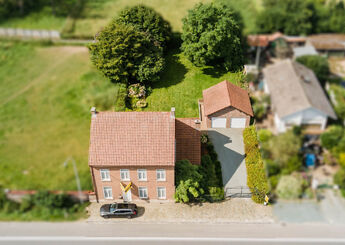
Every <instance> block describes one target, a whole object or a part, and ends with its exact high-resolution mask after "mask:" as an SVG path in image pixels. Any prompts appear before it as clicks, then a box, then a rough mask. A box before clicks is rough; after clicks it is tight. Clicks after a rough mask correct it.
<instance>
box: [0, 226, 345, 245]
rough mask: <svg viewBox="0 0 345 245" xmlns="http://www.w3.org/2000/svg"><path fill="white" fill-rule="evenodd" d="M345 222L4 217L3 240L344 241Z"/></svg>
mask: <svg viewBox="0 0 345 245" xmlns="http://www.w3.org/2000/svg"><path fill="white" fill-rule="evenodd" d="M344 231H345V226H344V225H337V226H335V225H326V224H310V225H307V224H304V225H292V224H291V225H281V224H235V223H233V224H198V223H183V224H145V223H138V224H124V223H121V222H120V221H119V223H118V224H95V223H92V224H90V223H83V222H71V223H44V222H27V223H15V222H5V223H0V244H1V245H2V244H48V245H52V244H73V245H79V244H124V245H128V244H141V245H146V244H147V245H149V244H150V245H155V244H166V245H170V244H171V245H173V244H174V245H175V244H345V232H344Z"/></svg>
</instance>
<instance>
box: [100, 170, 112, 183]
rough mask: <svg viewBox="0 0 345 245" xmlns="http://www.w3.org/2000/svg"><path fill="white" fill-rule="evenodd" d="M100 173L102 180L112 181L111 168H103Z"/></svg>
mask: <svg viewBox="0 0 345 245" xmlns="http://www.w3.org/2000/svg"><path fill="white" fill-rule="evenodd" d="M99 173H100V175H101V180H102V181H110V170H109V169H101V170H100V171H99ZM103 177H104V178H103Z"/></svg>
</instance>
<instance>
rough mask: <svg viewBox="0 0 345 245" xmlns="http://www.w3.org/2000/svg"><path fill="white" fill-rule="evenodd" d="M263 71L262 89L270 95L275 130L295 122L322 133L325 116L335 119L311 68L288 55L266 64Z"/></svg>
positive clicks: (290, 126) (279, 130)
mask: <svg viewBox="0 0 345 245" xmlns="http://www.w3.org/2000/svg"><path fill="white" fill-rule="evenodd" d="M263 72H264V90H265V92H266V93H269V94H270V97H271V107H272V110H273V113H274V123H275V127H276V130H277V132H285V131H286V130H287V129H289V128H292V127H293V126H294V125H296V126H302V127H304V128H306V129H309V131H310V132H314V133H321V132H322V130H324V129H325V127H326V124H327V118H328V117H330V118H333V119H336V115H335V113H334V111H333V108H332V106H331V104H330V102H329V101H328V98H327V97H326V94H325V92H324V91H323V89H322V87H321V85H320V83H319V81H318V79H317V78H316V76H315V74H314V72H313V71H312V70H310V69H308V68H307V67H305V66H303V65H301V64H299V63H297V62H295V61H292V60H289V59H288V60H284V61H281V62H279V63H276V64H274V65H270V66H268V67H267V68H265V69H264V71H263Z"/></svg>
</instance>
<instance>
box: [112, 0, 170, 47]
mask: <svg viewBox="0 0 345 245" xmlns="http://www.w3.org/2000/svg"><path fill="white" fill-rule="evenodd" d="M117 23H120V24H125V25H133V26H134V27H135V28H136V29H138V30H139V31H141V32H143V33H144V34H145V35H147V37H148V38H149V39H150V40H151V41H152V42H153V44H154V45H159V46H162V47H166V45H167V42H168V41H169V40H170V38H171V35H172V32H171V26H170V24H169V23H168V22H167V21H166V20H164V19H163V17H162V16H161V15H160V14H158V13H157V12H156V11H155V10H153V9H152V8H149V7H147V6H144V5H137V6H134V7H130V8H126V9H125V10H123V11H122V12H121V13H120V15H119V17H118V18H117Z"/></svg>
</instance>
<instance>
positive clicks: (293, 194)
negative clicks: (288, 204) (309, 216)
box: [277, 175, 303, 199]
mask: <svg viewBox="0 0 345 245" xmlns="http://www.w3.org/2000/svg"><path fill="white" fill-rule="evenodd" d="M302 192H303V181H302V180H301V178H299V177H298V176H295V175H285V176H282V177H281V178H280V180H279V183H278V185H277V195H278V197H279V198H282V199H297V198H299V197H300V196H301V195H302Z"/></svg>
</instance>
